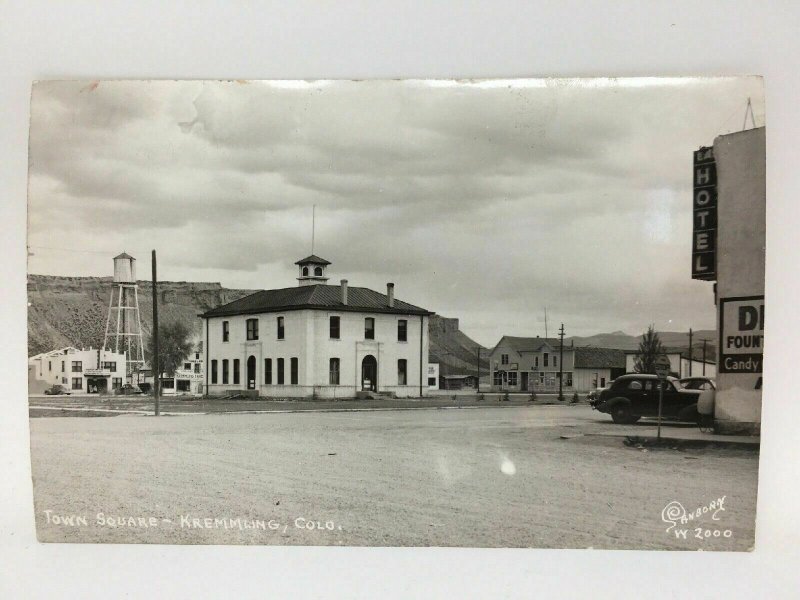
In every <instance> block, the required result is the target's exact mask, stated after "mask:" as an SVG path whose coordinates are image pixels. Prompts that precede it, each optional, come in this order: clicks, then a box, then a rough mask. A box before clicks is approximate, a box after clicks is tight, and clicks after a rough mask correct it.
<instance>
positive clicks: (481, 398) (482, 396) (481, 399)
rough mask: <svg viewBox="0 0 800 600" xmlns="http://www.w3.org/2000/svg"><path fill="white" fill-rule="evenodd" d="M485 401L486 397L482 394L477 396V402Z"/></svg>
mask: <svg viewBox="0 0 800 600" xmlns="http://www.w3.org/2000/svg"><path fill="white" fill-rule="evenodd" d="M484 400H486V396H485V395H484V394H478V402H483V401H484Z"/></svg>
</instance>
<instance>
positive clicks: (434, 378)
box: [428, 363, 439, 390]
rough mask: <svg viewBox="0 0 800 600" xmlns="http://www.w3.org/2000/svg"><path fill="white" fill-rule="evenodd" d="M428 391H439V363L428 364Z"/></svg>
mask: <svg viewBox="0 0 800 600" xmlns="http://www.w3.org/2000/svg"><path fill="white" fill-rule="evenodd" d="M428 389H429V390H438V389H439V363H428Z"/></svg>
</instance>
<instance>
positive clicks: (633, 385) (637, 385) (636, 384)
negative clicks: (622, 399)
mask: <svg viewBox="0 0 800 600" xmlns="http://www.w3.org/2000/svg"><path fill="white" fill-rule="evenodd" d="M628 389H629V390H641V389H642V382H641V381H639V380H638V379H632V380H631V382H630V383H629V384H628Z"/></svg>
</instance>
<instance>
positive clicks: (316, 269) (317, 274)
mask: <svg viewBox="0 0 800 600" xmlns="http://www.w3.org/2000/svg"><path fill="white" fill-rule="evenodd" d="M314 276H315V277H322V267H314Z"/></svg>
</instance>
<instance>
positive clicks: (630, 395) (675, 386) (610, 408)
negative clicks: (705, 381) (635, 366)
mask: <svg viewBox="0 0 800 600" xmlns="http://www.w3.org/2000/svg"><path fill="white" fill-rule="evenodd" d="M662 385H663V386H664V400H663V405H662V410H661V415H662V417H665V418H670V419H677V420H680V421H692V422H697V420H698V413H697V399H698V397H699V396H700V390H691V389H686V388H684V387H683V386H682V385H681V383H680V381H679V380H677V379H675V378H674V377H668V378H667V379H666V380H663V381H662V380H660V379H658V377H656V376H655V375H648V374H644V373H629V374H627V375H622V376H621V377H618V378H617V379H615V380H614V382H613V383H612V384H611V386H610V387H608V388H606V389H604V390H602V391H601V392H600V394H599V395H598V397H597V399H596V400H593V401H592V402H590V404H591V406H592V408H594V409H595V410H598V411H600V412H603V413H607V414H609V415H611V418H612V419H613V420H614V422H615V423H635V422H636V421H638V420H639V419H640V418H642V417H656V416H658V399H659V393H660V390H661V386H662Z"/></svg>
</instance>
